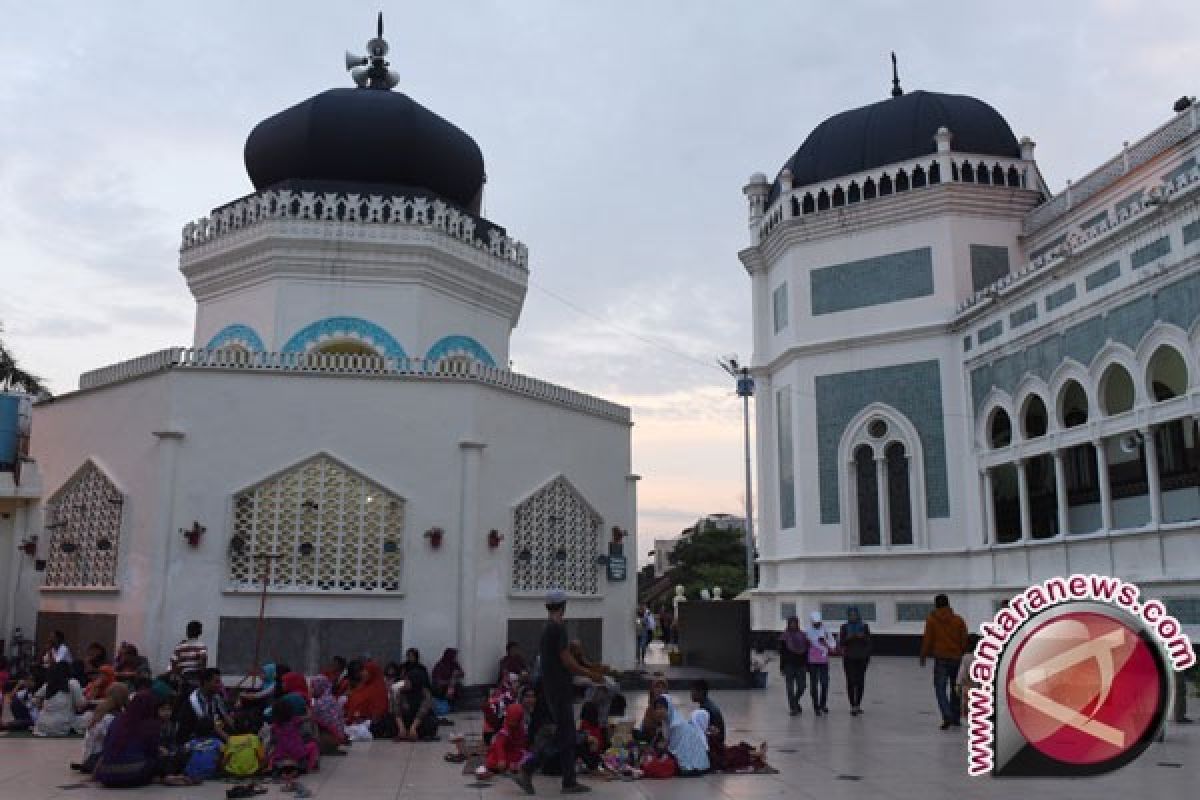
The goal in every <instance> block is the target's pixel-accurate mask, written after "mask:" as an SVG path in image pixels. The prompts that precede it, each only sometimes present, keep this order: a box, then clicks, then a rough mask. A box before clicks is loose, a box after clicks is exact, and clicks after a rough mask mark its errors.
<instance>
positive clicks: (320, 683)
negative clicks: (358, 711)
mask: <svg viewBox="0 0 1200 800" xmlns="http://www.w3.org/2000/svg"><path fill="white" fill-rule="evenodd" d="M312 695H313V699H312V718H313V722H314V723H315V724H316V726H317V741H318V743H319V744H320V746H321V753H322V754H323V755H330V754H332V753H337V752H340V751H339V750H338V748H339V747H341V746H342V745H343V744H345V743H346V725H345V722H344V721H343V719H342V707H341V706H340V705H338V701H337V699H336V698H335V697H334V696H333V687H332V685H331V684H330V682H329V678H327V677H325V676H324V675H317V676H314V677H313V679H312Z"/></svg>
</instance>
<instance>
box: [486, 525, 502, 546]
mask: <svg viewBox="0 0 1200 800" xmlns="http://www.w3.org/2000/svg"><path fill="white" fill-rule="evenodd" d="M503 540H504V535H503V534H501V533H500V531H498V530H496V529H495V528H492V529H491V530H490V531H488V535H487V543H488V547H490V548H491V549H493V550H495V549H496V548H497V547H499V546H500V542H502V541H503Z"/></svg>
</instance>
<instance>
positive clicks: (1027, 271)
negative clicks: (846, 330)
mask: <svg viewBox="0 0 1200 800" xmlns="http://www.w3.org/2000/svg"><path fill="white" fill-rule="evenodd" d="M1197 187H1200V165H1197V166H1195V167H1192V168H1191V169H1190V170H1188V171H1187V172H1184V173H1181V174H1180V175H1177V176H1176V177H1175V178H1174V180H1172V181H1170V182H1168V183H1163V184H1161V185H1159V186H1155V187H1153V188H1151V189H1150V191H1148V192H1146V193H1145V195H1143V197H1142V198H1141V199H1139V200H1135V201H1134V202H1132V203H1130V204H1129V205H1128V206H1126V207H1125V208H1123V209H1121V210H1120V211H1119V212H1117V214H1116V215H1115V216H1112V217H1110V218H1109V219H1107V220H1104V221H1102V222H1100V223H1098V224H1096V225H1093V226H1091V227H1090V228H1086V229H1079V230H1076V231H1072V232H1071V233H1070V234H1068V235H1067V238H1066V239H1064V240H1063V242H1062V243H1061V244H1059V245H1057V246H1056V247H1054V248H1053V249H1052V250H1050V251H1048V252H1045V253H1042V254H1041V255H1039V256H1038V257H1037V258H1035V259H1033V260H1032V261H1030V262H1029V263H1028V264H1027V265H1026V266H1025V268H1024V269H1022V270H1020V271H1018V272H1013V273H1010V274H1008V275H1005V276H1004V277H1003V278H1000V279H999V280H997V281H995V282H993V283H992V284H990V285H988V286H985V287H983V288H982V289H979V290H978V291H976V292H975V293H973V294H972V295H971V296H970V297H968V298H967V299H966V300H964V301H963V302H962V303H960V304H959V306H958V308H957V310H956V311H955V315H956V316H957V315H961V314H964V313H966V312H968V311H971V310H973V309H974V308H975V307H976V306H978V305H980V304H981V303H983V302H985V301H987V300H988V299H990V298H992V297H995V296H996V295H998V294H1001V293H1003V292H1004V291H1006V290H1008V289H1009V288H1010V287H1012V286H1014V285H1015V284H1019V283H1024V282H1025V281H1026V279H1027V278H1029V276H1031V275H1033V274H1035V273H1038V272H1041V271H1043V270H1044V269H1045V268H1046V267H1049V266H1051V265H1053V264H1057V263H1058V262H1060V261H1062V260H1063V259H1065V258H1068V257H1070V256H1074V255H1079V254H1081V253H1083V252H1085V251H1086V250H1087V249H1088V248H1090V247H1091V246H1092V245H1093V244H1096V243H1097V242H1099V241H1100V240H1103V239H1107V238H1108V237H1109V236H1111V235H1113V233H1114V232H1115V231H1117V230H1120V229H1121V228H1124V227H1126V226H1127V225H1129V224H1130V223H1131V222H1134V221H1136V220H1137V219H1138V217H1141V216H1142V215H1143V214H1145V213H1146V212H1147V211H1149V210H1151V209H1154V208H1157V207H1159V206H1162V205H1164V204H1167V203H1169V202H1171V201H1172V200H1174V199H1175V198H1177V197H1181V196H1183V195H1185V194H1188V193H1190V192H1194V191H1196V190H1197Z"/></svg>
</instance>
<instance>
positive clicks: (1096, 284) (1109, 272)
mask: <svg viewBox="0 0 1200 800" xmlns="http://www.w3.org/2000/svg"><path fill="white" fill-rule="evenodd" d="M1120 274H1121V262H1120V261H1114V262H1112V263H1111V264H1105V265H1104V266H1103V267H1101V268H1100V269H1098V270H1096V271H1095V272H1091V273H1088V276H1087V277H1086V278H1084V279H1083V282H1084V284H1085V285H1086V286H1087V290H1088V291H1089V292H1090V291H1092V290H1093V289H1099V288H1100V287H1101V286H1103V285H1104V284H1106V283H1112V282H1113V281H1115V280H1116V279H1117V276H1119V275H1120Z"/></svg>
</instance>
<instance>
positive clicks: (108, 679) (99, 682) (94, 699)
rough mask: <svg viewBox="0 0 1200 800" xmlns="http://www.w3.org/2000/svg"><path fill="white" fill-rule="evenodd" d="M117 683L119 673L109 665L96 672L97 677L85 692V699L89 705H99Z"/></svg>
mask: <svg viewBox="0 0 1200 800" xmlns="http://www.w3.org/2000/svg"><path fill="white" fill-rule="evenodd" d="M116 681H117V671H116V670H115V669H113V668H112V667H110V666H108V665H107V664H105V665H103V666H101V667H100V668H99V669H98V670H97V671H96V677H95V678H93V679H92V682H91V683H89V684H88V685H87V688H86V689H84V690H83V699H84V700H85V701H87V702H88V704H95V703H99V702H100V701H101V700H103V699H104V696H105V695H106V694H107V693H108V690H109V688H110V687H111V686H112V685H113V684H114V683H116Z"/></svg>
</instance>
